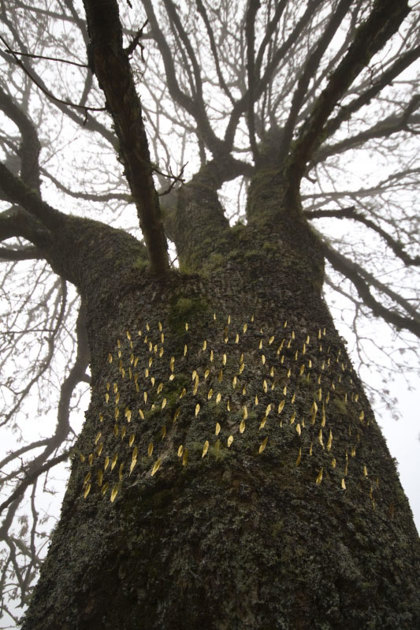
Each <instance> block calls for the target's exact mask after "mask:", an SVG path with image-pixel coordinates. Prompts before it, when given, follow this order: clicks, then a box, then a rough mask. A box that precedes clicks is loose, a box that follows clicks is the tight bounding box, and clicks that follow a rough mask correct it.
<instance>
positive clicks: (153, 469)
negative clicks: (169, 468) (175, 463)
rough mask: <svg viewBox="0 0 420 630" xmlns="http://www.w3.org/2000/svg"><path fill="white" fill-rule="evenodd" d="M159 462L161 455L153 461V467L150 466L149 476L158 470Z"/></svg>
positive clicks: (160, 461)
mask: <svg viewBox="0 0 420 630" xmlns="http://www.w3.org/2000/svg"><path fill="white" fill-rule="evenodd" d="M161 463H162V458H161V457H159V458H158V459H157V460H156V461H155V463H154V464H153V468H152V470H151V471H150V476H151V477H153V475H155V474H156V473H157V471H158V470H159V468H160V465H161Z"/></svg>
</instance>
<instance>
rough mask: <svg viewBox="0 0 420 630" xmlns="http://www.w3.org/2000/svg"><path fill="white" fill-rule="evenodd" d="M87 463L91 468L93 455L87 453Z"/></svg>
mask: <svg viewBox="0 0 420 630" xmlns="http://www.w3.org/2000/svg"><path fill="white" fill-rule="evenodd" d="M88 462H89V466H92V464H93V453H89V456H88Z"/></svg>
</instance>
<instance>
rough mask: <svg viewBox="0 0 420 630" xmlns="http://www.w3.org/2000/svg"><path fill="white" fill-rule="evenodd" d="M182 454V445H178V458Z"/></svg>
mask: <svg viewBox="0 0 420 630" xmlns="http://www.w3.org/2000/svg"><path fill="white" fill-rule="evenodd" d="M183 452H184V447H183V446H182V444H180V445H179V446H178V452H177V455H178V457H182V453H183Z"/></svg>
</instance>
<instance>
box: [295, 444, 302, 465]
mask: <svg viewBox="0 0 420 630" xmlns="http://www.w3.org/2000/svg"><path fill="white" fill-rule="evenodd" d="M301 459H302V449H301V448H300V449H299V453H298V456H297V460H296V466H299V464H300V460H301Z"/></svg>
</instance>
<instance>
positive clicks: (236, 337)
mask: <svg viewBox="0 0 420 630" xmlns="http://www.w3.org/2000/svg"><path fill="white" fill-rule="evenodd" d="M235 343H239V335H238V333H236V336H235Z"/></svg>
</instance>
